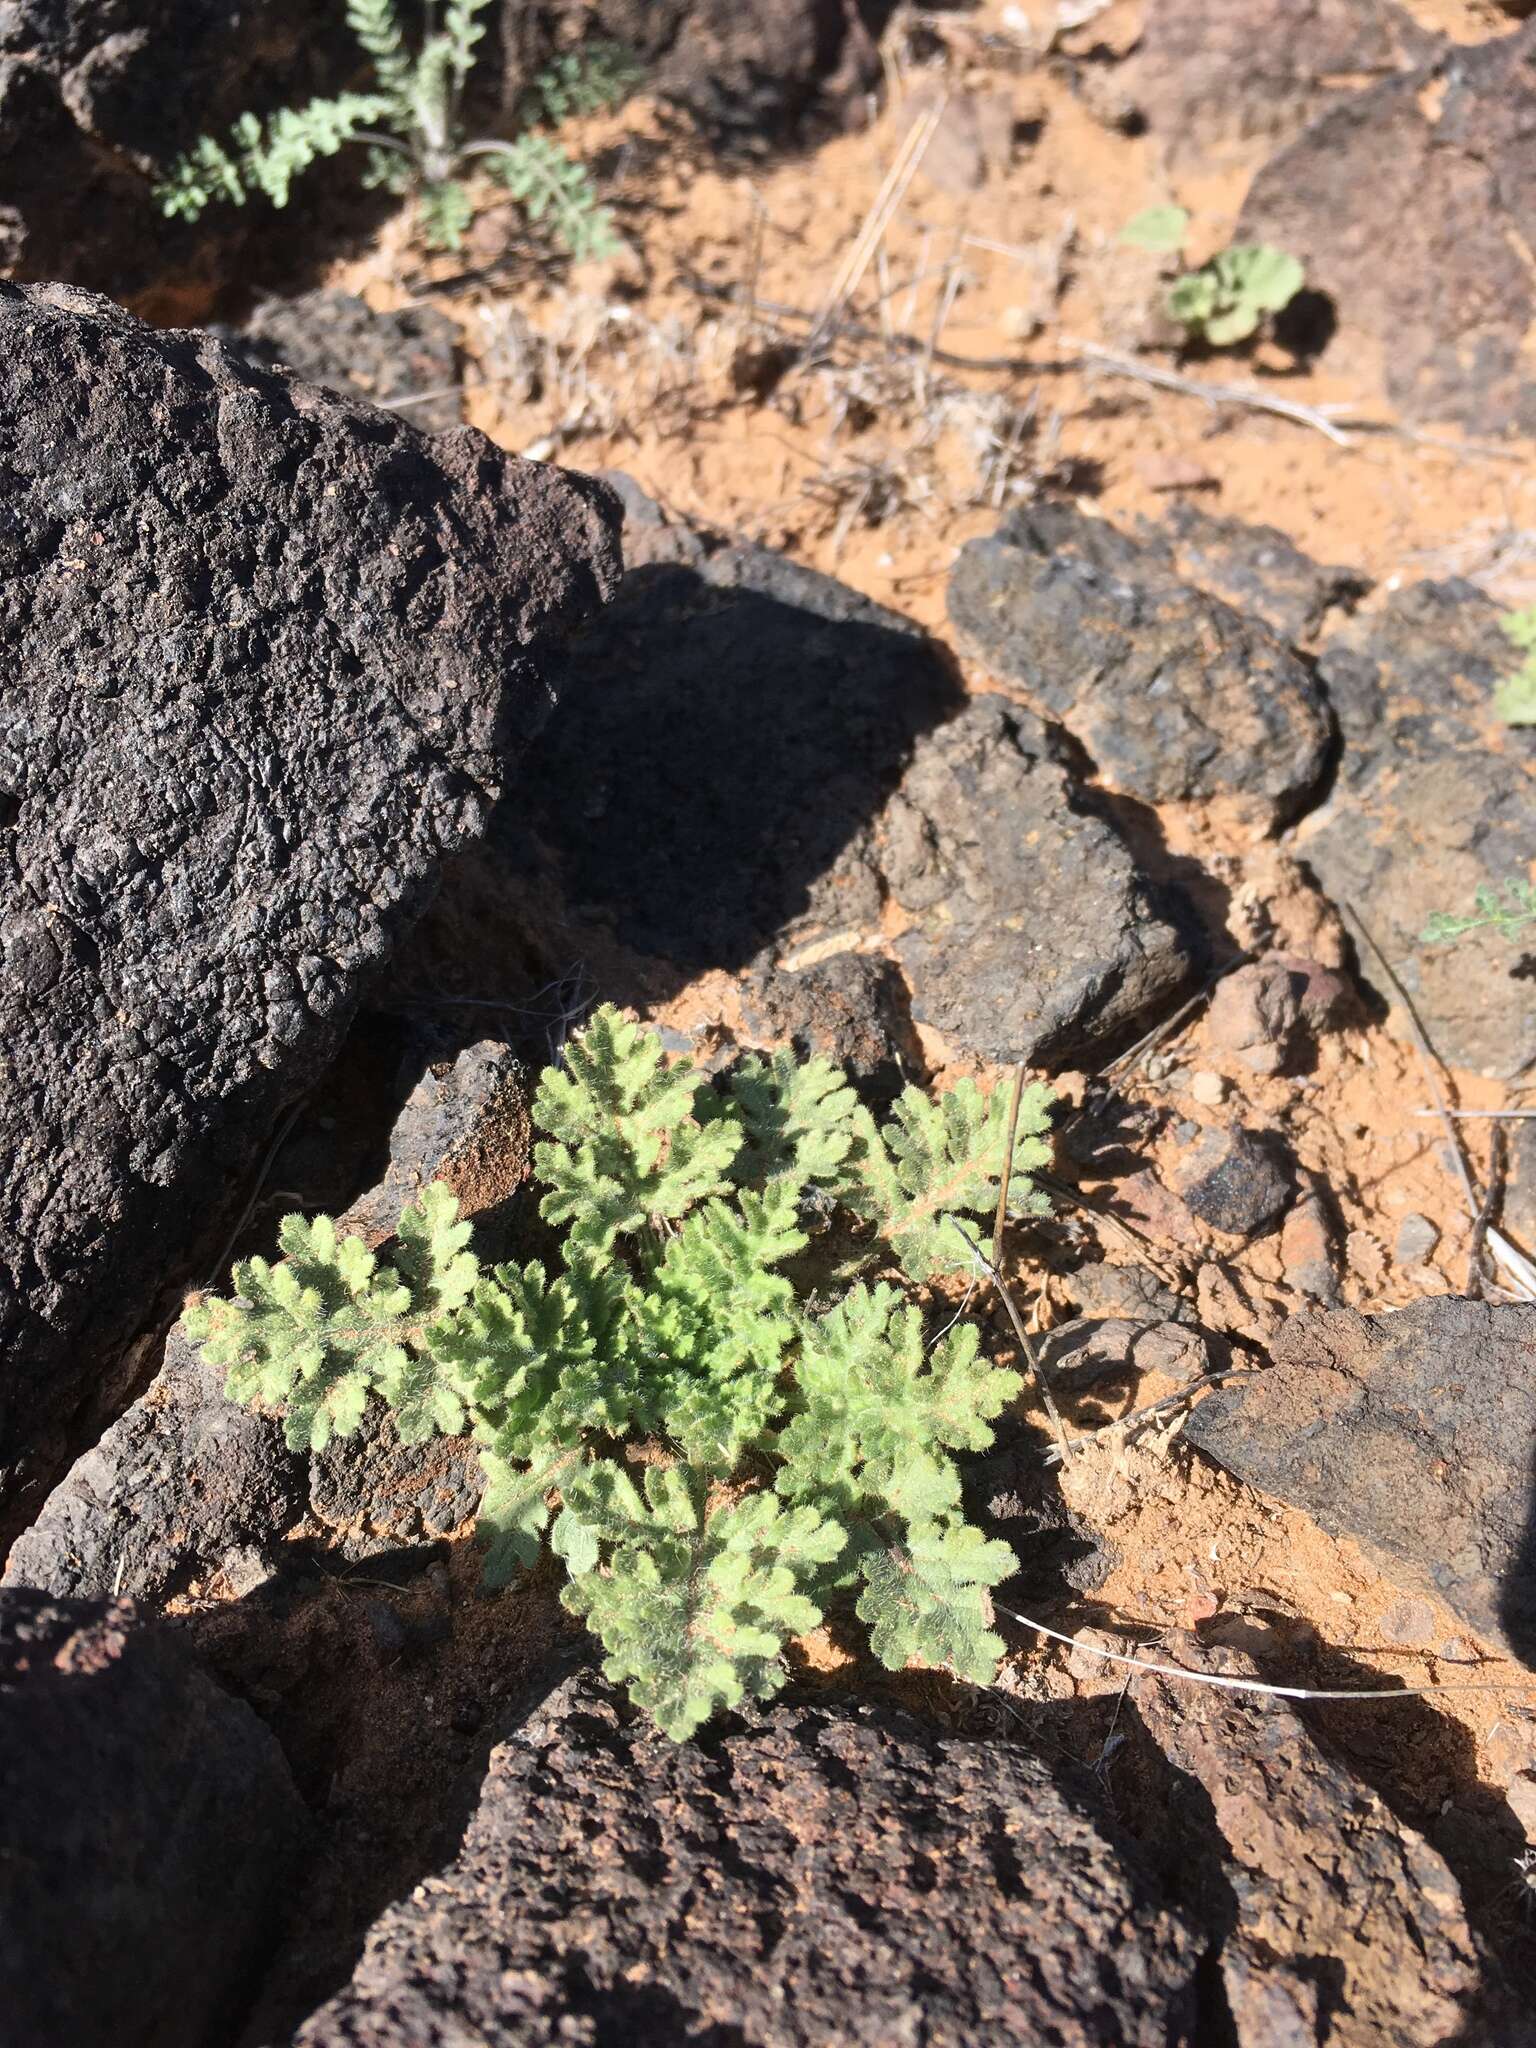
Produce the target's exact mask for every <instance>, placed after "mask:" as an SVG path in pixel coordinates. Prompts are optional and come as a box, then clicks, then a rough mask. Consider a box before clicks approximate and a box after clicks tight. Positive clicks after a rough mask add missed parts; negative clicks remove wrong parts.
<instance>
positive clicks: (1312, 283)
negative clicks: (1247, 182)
mask: <svg viewBox="0 0 1536 2048" xmlns="http://www.w3.org/2000/svg"><path fill="white" fill-rule="evenodd" d="M1308 40H1310V36H1309V37H1308ZM1533 91H1536V22H1526V23H1524V24H1523V25H1522V26H1521V27H1519V28H1518V29H1516V30H1515V31H1514V32H1513V33H1512V34H1509V35H1496V36H1494V37H1492V38H1491V39H1490V40H1489V41H1487V42H1484V43H1479V44H1473V45H1470V46H1465V45H1461V44H1457V43H1451V44H1447V45H1442V46H1441V49H1440V50H1439V51H1438V52H1437V53H1434V54H1432V55H1431V57H1430V59H1429V61H1427V62H1423V63H1420V64H1419V66H1418V68H1417V69H1415V70H1410V71H1402V72H1398V73H1397V74H1396V75H1394V76H1391V77H1387V78H1384V79H1382V80H1381V82H1380V83H1379V84H1377V85H1373V86H1371V87H1370V88H1369V89H1368V90H1366V91H1364V92H1359V93H1354V94H1351V95H1350V96H1349V97H1348V98H1347V99H1345V100H1344V101H1343V102H1342V103H1341V104H1339V105H1337V106H1334V107H1333V108H1331V109H1330V110H1329V111H1328V112H1326V113H1324V114H1322V115H1321V117H1320V118H1319V119H1318V120H1315V121H1314V122H1313V123H1312V125H1311V126H1310V127H1309V128H1307V129H1306V130H1305V132H1304V133H1303V134H1301V135H1299V136H1298V137H1297V138H1296V140H1295V141H1293V142H1291V143H1290V144H1289V145H1288V146H1287V147H1285V148H1283V149H1281V150H1280V151H1278V152H1277V154H1276V155H1275V156H1273V157H1272V158H1271V159H1270V161H1269V162H1268V164H1266V165H1265V166H1264V168H1263V169H1262V170H1260V171H1259V173H1258V175H1257V176H1256V177H1255V178H1254V180H1253V183H1252V185H1251V187H1250V188H1249V192H1248V197H1247V200H1246V202H1245V203H1244V206H1243V211H1242V216H1241V218H1240V220H1239V222H1238V225H1237V232H1236V234H1235V236H1234V237H1233V239H1234V240H1235V241H1238V242H1269V243H1272V244H1274V245H1275V246H1276V247H1277V248H1281V249H1286V250H1288V251H1289V252H1290V253H1291V254H1292V255H1293V256H1296V257H1298V258H1299V259H1300V261H1301V262H1302V263H1303V264H1304V265H1305V267H1306V273H1307V285H1308V288H1309V289H1311V290H1313V291H1317V292H1321V293H1325V294H1327V295H1328V296H1329V297H1331V298H1332V299H1334V300H1335V301H1336V302H1337V304H1338V307H1339V309H1340V312H1341V315H1342V318H1341V321H1340V326H1339V331H1338V335H1337V337H1336V340H1335V345H1333V346H1331V347H1330V349H1329V352H1328V361H1329V364H1330V367H1332V368H1333V369H1334V370H1335V371H1336V373H1337V374H1338V375H1340V376H1342V377H1346V378H1361V377H1369V378H1370V379H1371V380H1372V381H1374V382H1376V383H1378V384H1384V385H1385V388H1386V392H1387V395H1388V397H1389V398H1390V399H1391V401H1392V403H1393V404H1394V405H1395V406H1396V407H1397V408H1398V410H1399V411H1400V412H1401V413H1402V414H1403V416H1404V417H1405V418H1408V419H1417V420H1438V421H1445V420H1450V421H1454V422H1455V423H1456V424H1458V425H1460V426H1462V427H1464V428H1466V429H1467V431H1468V432H1469V433H1474V434H1498V433H1506V432H1522V433H1530V432H1532V431H1533V429H1536V374H1533V372H1532V367H1531V356H1530V337H1531V332H1532V327H1533V323H1536V275H1533V271H1532V266H1531V258H1530V243H1531V238H1532V226H1533V222H1536V155H1533V152H1532V150H1531V143H1530V106H1531V96H1532V93H1533ZM1427 276H1433V278H1434V280H1435V289H1434V291H1433V292H1431V293H1426V292H1425V291H1424V289H1423V280H1424V278H1425V277H1427Z"/></svg>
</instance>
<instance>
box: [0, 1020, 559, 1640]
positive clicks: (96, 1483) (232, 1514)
mask: <svg viewBox="0 0 1536 2048" xmlns="http://www.w3.org/2000/svg"><path fill="white" fill-rule="evenodd" d="M528 1137H529V1125H528V1107H527V1090H526V1086H525V1084H524V1081H523V1077H522V1073H521V1069H520V1068H519V1065H518V1063H517V1061H516V1060H515V1059H514V1058H513V1056H512V1054H511V1053H510V1052H509V1050H508V1049H507V1047H505V1046H504V1045H500V1044H497V1043H496V1042H494V1041H491V1040H486V1041H482V1042H480V1043H478V1044H475V1045H471V1046H467V1047H465V1049H464V1050H463V1051H462V1052H461V1053H460V1054H459V1055H458V1057H457V1058H456V1059H454V1060H452V1061H442V1062H438V1063H437V1064H435V1065H429V1066H428V1067H427V1069H426V1071H425V1073H423V1074H422V1076H421V1078H420V1080H419V1081H418V1082H417V1083H416V1085H415V1087H414V1088H413V1089H412V1090H411V1092H410V1094H409V1095H408V1096H407V1098H406V1101H405V1103H404V1105H403V1107H402V1108H401V1110H400V1113H399V1115H398V1117H397V1118H396V1120H395V1125H394V1129H393V1131H392V1133H391V1136H390V1144H389V1164H388V1166H387V1168H386V1170H385V1173H384V1176H383V1178H382V1179H381V1180H380V1181H379V1182H378V1184H377V1185H376V1186H375V1187H373V1188H371V1189H369V1191H368V1192H367V1193H366V1194H364V1195H362V1196H360V1197H359V1199H358V1200H357V1201H356V1202H354V1203H353V1205H352V1206H351V1208H350V1209H348V1211H347V1212H346V1214H345V1215H344V1216H343V1217H342V1218H341V1219H340V1227H341V1229H342V1230H343V1231H350V1232H354V1233H355V1234H356V1235H358V1236H360V1237H362V1238H363V1239H364V1240H365V1241H366V1242H367V1243H369V1244H370V1245H378V1244H381V1243H383V1241H384V1240H385V1239H387V1238H388V1237H390V1236H392V1235H393V1232H394V1228H395V1224H396V1222H397V1221H398V1218H399V1215H400V1211H401V1209H402V1208H403V1207H404V1206H405V1204H406V1203H407V1202H410V1201H412V1200H414V1199H415V1198H416V1196H417V1195H418V1194H419V1193H420V1191H421V1189H422V1187H423V1186H424V1185H425V1184H426V1183H427V1182H428V1181H430V1180H436V1179H441V1180H443V1181H444V1182H446V1183H447V1185H448V1186H449V1187H451V1188H452V1189H453V1190H454V1192H455V1193H456V1194H457V1195H458V1196H459V1200H460V1203H461V1205H462V1208H463V1211H464V1213H465V1214H466V1215H473V1216H474V1217H475V1218H476V1236H477V1246H478V1248H479V1250H480V1251H481V1254H482V1256H483V1257H485V1258H486V1259H488V1260H489V1259H495V1258H499V1257H503V1256H505V1255H506V1253H507V1252H508V1251H509V1249H510V1244H509V1236H508V1231H507V1228H506V1215H505V1212H506V1209H507V1207H508V1202H507V1195H508V1193H509V1191H510V1190H512V1189H514V1188H515V1187H516V1186H517V1184H518V1183H519V1182H520V1181H521V1178H522V1175H523V1170H524V1168H525V1167H526V1164H527V1150H528ZM219 1284H220V1286H221V1287H222V1286H224V1285H226V1284H227V1281H226V1279H225V1278H224V1277H223V1276H221V1277H220V1282H219ZM482 1485H483V1479H482V1475H481V1471H480V1462H479V1459H478V1457H477V1455H476V1453H475V1450H474V1447H473V1445H472V1444H471V1443H470V1442H469V1440H468V1439H467V1438H462V1437H433V1438H431V1439H430V1440H429V1441H428V1442H426V1443H424V1444H410V1445H407V1444H402V1443H401V1442H400V1440H399V1438H398V1437H397V1436H396V1434H395V1430H394V1426H393V1424H392V1423H391V1421H390V1419H389V1416H388V1413H387V1411H386V1410H385V1408H384V1406H383V1404H382V1403H380V1402H377V1401H375V1402H372V1403H370V1405H369V1407H368V1409H367V1411H366V1413H365V1414H364V1417H363V1421H362V1424H361V1427H360V1428H359V1430H358V1432H357V1434H356V1435H355V1436H351V1437H333V1438H332V1439H331V1441H330V1443H329V1444H327V1445H326V1447H325V1449H324V1450H323V1451H321V1452H319V1453H317V1454H316V1455H314V1456H313V1457H308V1456H305V1455H304V1454H302V1453H300V1452H296V1451H290V1450H289V1449H288V1446H287V1444H286V1443H285V1442H284V1440H283V1431H282V1425H281V1423H280V1422H279V1421H277V1420H276V1419H275V1418H274V1417H272V1416H270V1415H259V1414H256V1413H255V1412H253V1411H252V1410H251V1409H249V1408H244V1407H242V1406H240V1404H239V1403H238V1402H235V1401H231V1400H230V1399H229V1398H228V1397H227V1395H226V1394H225V1392H224V1374H223V1372H222V1370H221V1369H219V1368H217V1367H214V1366H211V1365H209V1364H207V1363H206V1361H205V1360H204V1359H203V1357H202V1356H201V1354H200V1353H199V1352H198V1350H197V1349H196V1347H195V1346H194V1345H193V1344H191V1343H190V1342H189V1341H188V1339H187V1337H186V1336H185V1335H184V1333H183V1332H182V1330H181V1329H180V1327H179V1326H178V1328H176V1329H174V1330H173V1331H172V1332H171V1334H170V1337H169V1339H168V1340H167V1342H166V1347H165V1355H164V1359H163V1361H162V1363H161V1366H160V1370H159V1372H158V1373H157V1374H156V1375H155V1378H154V1379H153V1381H152V1382H151V1383H150V1385H149V1387H148V1388H147V1389H146V1391H145V1392H144V1393H143V1394H142V1395H141V1396H140V1398H139V1399H138V1400H137V1401H135V1402H133V1403H132V1405H131V1406H130V1407H129V1408H127V1409H126V1410H125V1411H124V1413H123V1414H122V1415H121V1416H119V1417H118V1419H117V1421H116V1422H114V1423H113V1424H112V1426H111V1428H110V1429H108V1430H107V1432H106V1434H105V1435H104V1436H103V1437H102V1439H101V1441H100V1442H99V1443H98V1444H96V1445H95V1446H94V1447H93V1448H92V1449H91V1450H89V1451H87V1452H85V1454H84V1455H83V1456H82V1457H80V1458H78V1459H77V1460H76V1461H75V1463H74V1465H73V1466H71V1468H70V1470H69V1471H68V1472H67V1473H66V1474H65V1475H64V1477H63V1479H61V1480H60V1482H59V1484H58V1485H57V1486H56V1487H55V1488H54V1489H53V1491H52V1493H50V1494H49V1495H48V1497H47V1499H46V1500H45V1501H44V1503H43V1506H42V1510H41V1512H40V1513H39V1515H38V1517H37V1519H36V1521H35V1522H33V1524H32V1525H31V1527H30V1528H28V1529H26V1530H24V1531H23V1532H22V1534H21V1535H20V1536H19V1537H18V1538H17V1540H16V1542H15V1543H14V1544H13V1545H12V1547H11V1553H10V1556H9V1558H8V1559H7V1560H6V1568H5V1575H4V1579H3V1581H0V1583H4V1584H5V1585H10V1586H40V1587H43V1588H45V1589H46V1590H47V1591H49V1592H50V1593H55V1594H107V1593H122V1594H124V1595H126V1596H128V1597H130V1598H132V1599H135V1600H141V1601H144V1602H153V1603H155V1604H157V1605H158V1604H163V1603H164V1602H165V1601H166V1600H167V1599H169V1598H170V1597H171V1596H172V1595H174V1594H177V1593H181V1592H184V1591H185V1590H186V1589H187V1588H188V1587H189V1586H191V1585H193V1584H195V1583H201V1584H203V1585H206V1584H207V1582H208V1581H209V1580H210V1579H211V1578H212V1577H213V1576H214V1575H216V1574H218V1573H223V1574H224V1576H225V1578H226V1580H227V1581H229V1582H231V1583H234V1582H238V1581H239V1580H241V1579H243V1578H246V1577H251V1578H256V1577H261V1576H265V1575H266V1574H268V1573H271V1572H276V1571H277V1570H278V1569H279V1568H280V1564H281V1560H282V1548H281V1546H282V1542H283V1539H284V1537H286V1536H287V1534H288V1532H289V1531H290V1530H292V1529H293V1528H294V1527H295V1526H296V1525H297V1524H298V1523H299V1522H300V1521H301V1520H303V1519H304V1517H305V1515H306V1514H308V1515H309V1516H310V1517H312V1519H313V1520H314V1522H315V1523H317V1524H318V1525H319V1526H320V1529H321V1531H322V1532H323V1540H325V1541H326V1543H327V1544H328V1545H329V1546H330V1547H332V1548H334V1549H336V1550H338V1551H339V1552H340V1553H341V1555H342V1556H343V1557H344V1558H346V1559H347V1560H348V1561H353V1560H356V1559H358V1558H363V1557H368V1556H372V1555H375V1554H377V1553H378V1552H380V1551H384V1550H389V1549H393V1548H396V1547H398V1546H402V1545H409V1544H420V1543H422V1542H424V1541H431V1540H432V1539H434V1538H437V1537H440V1536H446V1535H447V1534H448V1533H449V1532H450V1531H452V1530H454V1529H456V1528H458V1527H459V1525H460V1524H461V1523H462V1522H464V1521H466V1520H467V1519H468V1517H469V1516H470V1515H472V1514H473V1513H474V1512H475V1509H476V1506H477V1505H478V1503H479V1499H480V1492H481V1488H482Z"/></svg>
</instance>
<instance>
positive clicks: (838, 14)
mask: <svg viewBox="0 0 1536 2048" xmlns="http://www.w3.org/2000/svg"><path fill="white" fill-rule="evenodd" d="M888 12H889V7H888V5H886V4H884V0H750V4H749V5H746V6H743V5H742V4H741V0H533V4H532V5H525V6H521V7H518V8H516V9H506V10H503V13H502V22H501V30H500V32H501V34H502V35H503V36H506V35H508V34H511V35H512V36H513V37H514V38H516V39H517V40H518V42H519V44H520V48H519V50H518V51H517V53H516V56H515V58H514V61H513V62H512V63H511V64H510V65H509V67H508V69H509V75H510V76H511V77H513V78H516V79H519V80H520V79H522V78H526V76H527V75H528V73H529V71H530V70H531V69H536V68H537V67H538V65H539V64H541V63H543V62H544V61H546V60H547V58H548V55H549V53H550V51H551V50H552V49H554V48H557V47H564V46H570V45H573V44H575V45H579V44H580V43H581V42H582V41H584V40H586V39H588V38H593V37H595V38H598V39H599V40H606V41H609V42H616V43H619V44H621V45H622V46H623V48H624V49H626V50H628V51H631V52H632V53H633V54H634V55H635V57H636V58H638V59H639V61H640V64H641V65H642V67H643V70H644V76H645V89H646V91H647V92H648V93H655V94H657V95H658V96H659V97H660V98H663V99H666V100H670V101H671V102H672V104H673V105H674V106H677V107H679V108H681V109H682V110H683V111H684V112H685V113H687V114H688V115H690V116H691V117H692V119H693V120H694V121H695V122H696V123H697V124H698V125H699V126H700V127H701V128H702V129H703V130H704V131H705V132H706V133H707V134H709V135H711V136H713V137H714V138H715V139H716V140H718V141H724V142H727V143H736V144H739V145H741V146H742V147H744V148H747V149H750V150H754V151H756V150H760V149H761V148H762V145H763V142H764V140H765V139H767V138H770V137H772V136H774V135H776V134H778V135H782V134H783V133H784V132H785V131H786V130H788V129H790V128H792V127H794V126H795V125H797V124H798V123H799V122H800V121H802V120H803V119H805V118H807V117H810V118H812V119H815V118H817V117H818V116H819V117H822V118H827V117H830V118H833V119H837V118H838V117H839V116H840V114H841V112H842V111H843V110H844V109H847V108H849V107H850V105H851V103H854V102H856V101H857V99H858V98H859V97H860V96H861V95H863V94H867V93H868V92H870V91H872V90H873V89H875V88H876V87H877V86H878V85H879V83H880V60H879V56H878V54H877V52H876V49H875V45H874V42H873V39H872V37H871V34H870V29H871V28H874V29H876V30H878V28H879V27H880V26H881V25H883V22H884V19H885V16H886V15H887V14H888ZM866 23H867V24H868V26H866Z"/></svg>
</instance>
